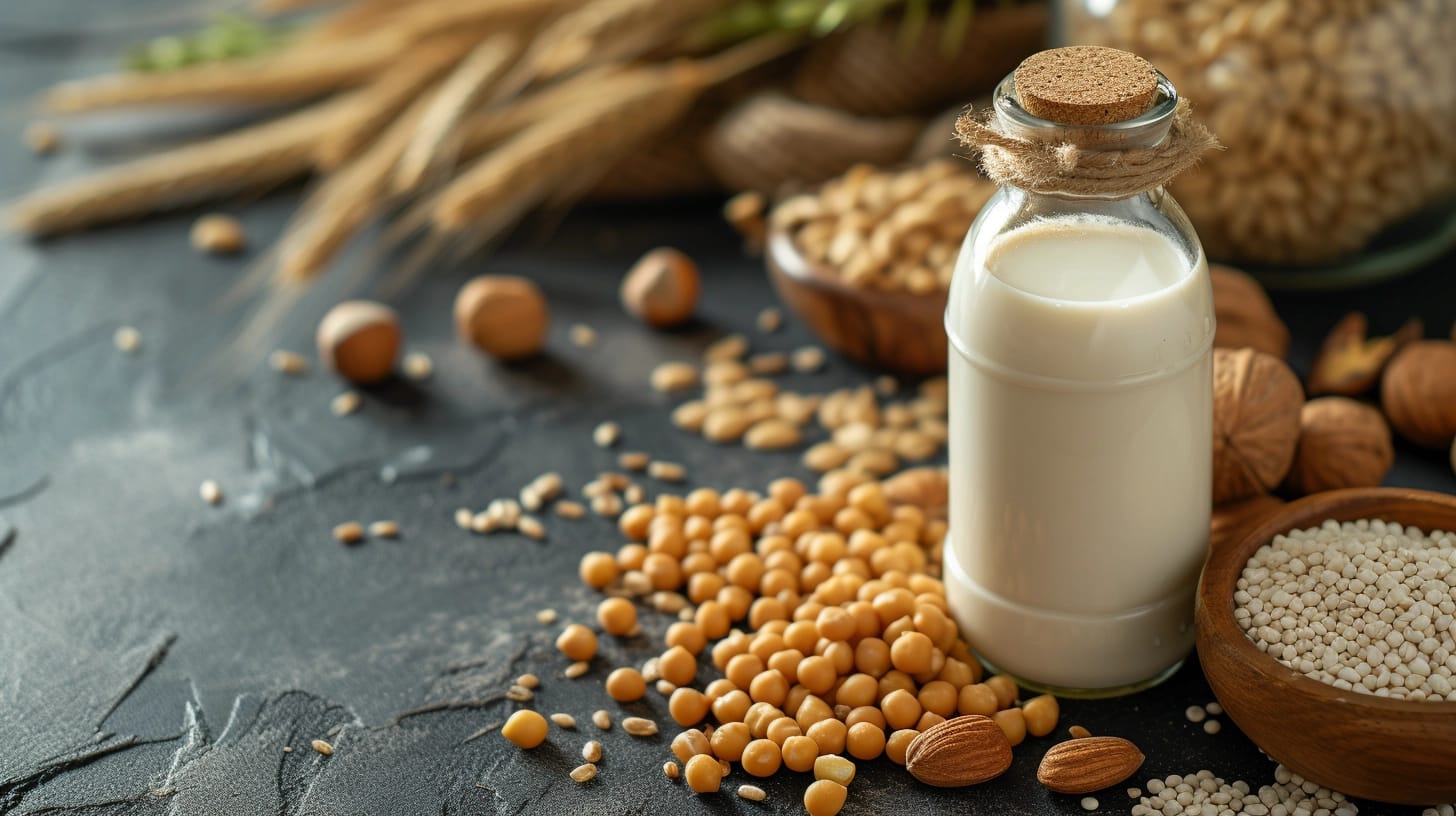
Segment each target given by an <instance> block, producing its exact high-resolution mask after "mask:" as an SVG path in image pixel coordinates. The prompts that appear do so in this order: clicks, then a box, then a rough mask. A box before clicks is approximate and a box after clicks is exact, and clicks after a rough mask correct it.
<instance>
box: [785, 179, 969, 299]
mask: <svg viewBox="0 0 1456 816" xmlns="http://www.w3.org/2000/svg"><path fill="white" fill-rule="evenodd" d="M995 191H996V186H995V185H994V184H992V183H991V182H989V181H987V180H986V179H984V178H982V177H981V176H979V175H977V174H976V172H975V169H974V167H973V166H972V165H971V164H970V163H969V162H966V161H963V160H959V159H936V160H934V161H931V162H929V163H927V164H925V165H923V166H920V167H915V168H910V169H907V170H879V169H876V168H874V167H871V166H870V165H867V164H860V165H856V166H854V167H852V168H850V170H849V171H848V172H846V173H845V174H844V175H843V176H840V177H839V178H836V179H833V180H831V181H828V182H826V183H825V184H824V186H823V188H821V189H820V191H819V192H818V193H817V194H809V193H805V194H801V195H797V196H794V197H792V198H788V199H785V200H784V201H783V203H781V204H779V205H778V206H777V207H775V208H774V209H773V212H772V214H771V215H770V216H769V218H770V221H771V223H772V224H773V225H774V226H775V227H777V228H779V229H782V230H785V231H787V232H788V233H789V234H791V235H792V236H793V240H794V243H795V245H796V246H797V247H798V248H799V250H800V251H801V252H803V253H804V255H805V257H807V258H808V259H809V260H810V261H812V262H814V263H816V264H820V265H822V266H823V267H824V268H826V269H828V270H831V271H833V272H835V273H837V274H838V275H840V276H841V277H842V278H843V279H844V281H845V282H846V283H849V284H850V285H852V286H859V287H864V288H869V289H875V290H878V291H882V292H889V291H903V292H909V293H911V294H915V295H926V294H931V293H935V292H941V291H944V290H946V289H948V288H950V278H951V272H952V271H953V270H954V268H955V259H956V253H957V252H958V251H959V250H960V246H961V241H962V240H964V239H965V237H966V230H967V229H969V228H970V226H971V222H972V221H974V220H975V218H976V213H978V212H980V211H981V206H982V205H983V204H985V203H986V199H988V198H990V197H991V193H993V192H995Z"/></svg>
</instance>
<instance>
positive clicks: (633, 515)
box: [617, 504, 654, 541]
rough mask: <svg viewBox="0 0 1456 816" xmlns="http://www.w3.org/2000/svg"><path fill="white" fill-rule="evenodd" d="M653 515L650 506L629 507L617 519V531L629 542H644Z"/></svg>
mask: <svg viewBox="0 0 1456 816" xmlns="http://www.w3.org/2000/svg"><path fill="white" fill-rule="evenodd" d="M653 515H654V512H653V509H652V506H651V505H647V504H639V505H636V506H635V507H629V508H627V510H626V511H625V512H623V513H622V515H620V516H618V517H617V529H618V530H620V531H621V532H622V535H624V536H626V537H627V538H628V539H629V540H631V541H644V540H646V539H647V527H648V525H650V524H652V517H653Z"/></svg>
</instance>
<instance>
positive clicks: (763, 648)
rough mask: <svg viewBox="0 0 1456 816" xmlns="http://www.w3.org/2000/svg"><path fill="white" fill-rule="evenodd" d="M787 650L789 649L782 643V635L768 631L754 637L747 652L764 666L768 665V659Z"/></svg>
mask: <svg viewBox="0 0 1456 816" xmlns="http://www.w3.org/2000/svg"><path fill="white" fill-rule="evenodd" d="M787 648H789V647H788V644H786V643H784V636H783V634H782V633H779V632H774V631H769V630H766V631H763V632H759V633H758V634H756V635H754V636H753V640H751V641H750V642H749V644H748V651H749V652H751V653H753V655H754V656H755V657H757V658H758V659H759V660H761V661H763V662H764V663H765V664H767V663H768V659H769V658H770V657H773V656H774V655H776V654H778V653H779V652H782V651H783V650H785V649H787Z"/></svg>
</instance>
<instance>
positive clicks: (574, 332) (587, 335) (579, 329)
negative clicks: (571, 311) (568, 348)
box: [569, 323, 597, 348]
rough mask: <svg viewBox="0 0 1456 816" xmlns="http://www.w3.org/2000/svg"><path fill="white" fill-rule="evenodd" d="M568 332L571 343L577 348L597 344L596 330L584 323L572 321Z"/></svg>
mask: <svg viewBox="0 0 1456 816" xmlns="http://www.w3.org/2000/svg"><path fill="white" fill-rule="evenodd" d="M569 334H570V336H571V344H572V345H573V346H576V347H577V348H591V347H592V346H595V345H596V344H597V330H596V329H593V328H592V327H591V326H588V325H587V324H585V323H573V324H572V326H571V329H570V331H569Z"/></svg>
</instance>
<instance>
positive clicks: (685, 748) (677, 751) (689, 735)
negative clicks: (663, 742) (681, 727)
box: [672, 728, 713, 762]
mask: <svg viewBox="0 0 1456 816" xmlns="http://www.w3.org/2000/svg"><path fill="white" fill-rule="evenodd" d="M712 753H713V747H712V745H710V744H709V743H708V737H707V735H706V734H704V733H703V732H702V731H699V730H698V729H696V728H689V729H688V730H686V731H684V732H682V733H681V734H678V735H677V736H675V737H673V738H672V755H673V756H675V757H677V759H678V761H679V762H687V761H688V760H690V759H692V758H693V757H695V756H697V755H698V754H709V755H711V754H712Z"/></svg>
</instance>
